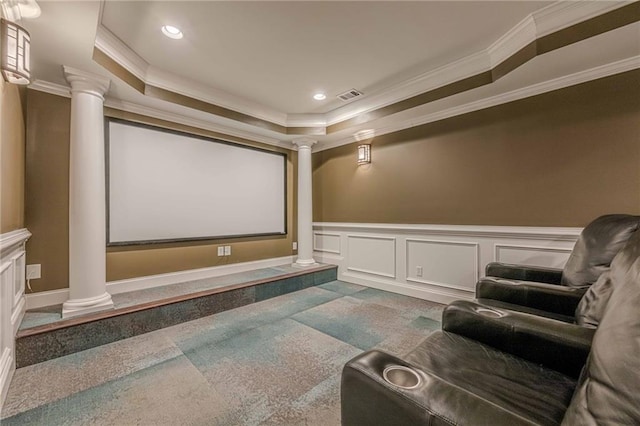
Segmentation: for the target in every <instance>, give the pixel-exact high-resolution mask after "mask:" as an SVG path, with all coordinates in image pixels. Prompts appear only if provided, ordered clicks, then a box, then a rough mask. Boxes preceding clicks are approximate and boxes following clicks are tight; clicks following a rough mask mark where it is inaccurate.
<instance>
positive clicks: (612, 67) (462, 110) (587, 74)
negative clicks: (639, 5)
mask: <svg viewBox="0 0 640 426" xmlns="http://www.w3.org/2000/svg"><path fill="white" fill-rule="evenodd" d="M637 68H640V55H636V56H632V57H630V58H625V59H622V60H620V61H616V62H612V63H609V64H605V65H601V66H597V67H594V68H590V69H587V70H583V71H579V72H576V73H573V74H569V75H565V76H562V77H558V78H554V79H551V80H547V81H543V82H540V83H535V84H532V85H530V86H526V87H522V88H519V89H515V90H512V91H510V92H505V93H500V94H498V95H494V96H490V97H487V98H483V99H479V100H477V101H472V102H468V103H466V104H462V105H456V106H454V107H451V108H446V109H442V110H439V111H435V112H432V113H428V114H424V115H417V116H411V117H410V118H407V119H401V120H398V121H397V122H394V123H393V124H392V125H388V126H376V129H375V135H376V136H382V135H387V134H389V133H393V132H398V131H400V130H404V129H408V128H411V127H416V126H421V125H424V124H429V123H433V122H436V121H440V120H445V119H447V118H451V117H456V116H458V115H462V114H467V113H470V112H474V111H480V110H483V109H486V108H491V107H494V106H498V105H503V104H506V103H509V102H514V101H517V100H520V99H525V98H529V97H532V96H536V95H541V94H544V93H548V92H552V91H554V90H560V89H564V88H566V87H571V86H575V85H577V84H581V83H586V82H588V81H593V80H597V79H599V78H604V77H608V76H611V75H614V74H620V73H623V72H627V71H631V70H634V69H637ZM363 112H365V111H363ZM414 115H415V114H414ZM354 142H358V139H357V137H356V136H355V135H349V136H347V137H345V138H342V139H338V140H335V141H332V142H324V143H321V144H318V145H317V146H316V147H315V149H314V150H313V152H314V153H315V152H320V151H324V150H327V149H332V148H337V147H339V146H342V145H347V144H350V143H354Z"/></svg>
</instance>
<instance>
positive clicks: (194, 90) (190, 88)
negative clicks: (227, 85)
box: [144, 65, 287, 126]
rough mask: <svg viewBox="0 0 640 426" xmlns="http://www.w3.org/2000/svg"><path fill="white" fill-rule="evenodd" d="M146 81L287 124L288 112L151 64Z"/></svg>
mask: <svg viewBox="0 0 640 426" xmlns="http://www.w3.org/2000/svg"><path fill="white" fill-rule="evenodd" d="M144 81H145V83H146V84H148V85H151V86H155V87H159V88H161V89H164V90H169V91H171V92H175V93H179V94H181V95H185V96H189V97H191V98H194V99H198V100H200V101H203V102H207V103H210V104H214V105H218V106H221V107H224V108H228V109H231V110H233V111H237V112H241V113H243V114H248V115H251V116H252V117H255V118H259V119H261V120H265V121H269V122H271V123H275V124H278V125H280V126H286V125H287V114H285V113H283V112H279V111H275V110H273V109H271V108H268V107H265V106H264V105H261V104H258V103H256V102H252V101H249V100H247V99H243V98H241V97H239V96H234V95H232V94H230V93H228V92H225V91H222V90H219V89H216V88H213V87H211V86H207V85H204V84H201V83H197V82H195V81H193V80H190V79H187V78H184V77H181V76H178V75H175V74H172V73H169V72H167V71H164V70H161V69H159V68H158V67H154V66H152V65H150V66H149V67H148V69H147V75H146V79H144Z"/></svg>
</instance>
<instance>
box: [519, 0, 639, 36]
mask: <svg viewBox="0 0 640 426" xmlns="http://www.w3.org/2000/svg"><path fill="white" fill-rule="evenodd" d="M631 3H633V1H593V0H575V1H558V2H555V3H552V4H550V5H549V6H546V7H543V8H542V9H540V10H537V11H535V12H533V13H532V14H531V16H532V17H533V19H534V21H535V23H536V33H537V36H538V37H544V36H546V35H548V34H551V33H553V32H556V31H559V30H562V29H564V28H567V27H570V26H571V25H574V24H577V23H579V22H582V21H586V20H587V19H590V18H595V17H596V16H598V15H602V14H604V13H607V12H611V11H612V10H615V9H619V8H621V7H623V6H626V5H628V4H631Z"/></svg>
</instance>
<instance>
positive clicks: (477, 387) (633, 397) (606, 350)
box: [341, 233, 640, 426]
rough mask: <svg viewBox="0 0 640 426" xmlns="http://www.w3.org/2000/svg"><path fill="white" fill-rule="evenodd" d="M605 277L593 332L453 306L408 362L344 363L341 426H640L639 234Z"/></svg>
mask: <svg viewBox="0 0 640 426" xmlns="http://www.w3.org/2000/svg"><path fill="white" fill-rule="evenodd" d="M608 280H609V284H608V285H607V288H608V289H609V291H608V294H609V297H606V298H602V299H599V301H600V302H601V303H599V305H600V306H597V307H596V308H597V309H595V311H597V312H599V314H600V315H601V321H600V324H599V326H598V328H597V329H593V328H585V327H577V326H574V325H572V324H565V323H562V322H559V321H554V320H552V319H549V318H544V317H536V316H534V315H528V314H520V316H516V317H515V318H512V317H510V316H506V317H501V318H498V317H497V316H496V313H495V312H493V311H492V309H491V308H486V307H480V308H478V306H476V308H478V309H477V310H476V311H475V312H473V309H465V308H466V307H465V306H464V304H463V305H462V306H459V305H458V304H456V303H454V304H452V305H450V306H449V307H447V308H446V309H445V311H444V314H443V331H440V332H436V333H434V334H432V335H431V336H429V337H428V338H426V339H425V340H424V341H423V342H422V343H420V344H419V345H418V346H417V347H416V349H414V350H413V351H412V352H411V353H409V354H408V355H407V356H406V357H403V358H402V359H400V358H397V357H394V356H392V355H389V354H386V353H384V352H380V351H369V352H366V353H364V354H362V355H360V356H358V357H356V358H354V359H352V360H351V361H349V362H348V363H347V364H346V365H345V367H344V369H343V373H342V385H341V407H342V410H341V412H342V424H343V425H346V426H349V425H365V424H367V425H368V424H376V425H417V424H429V425H485V424H486V425H554V424H563V425H596V424H598V425H623V424H624V425H628V424H629V425H630V424H640V356H638V354H640V309H638V307H639V306H640V233H635V234H634V235H633V236H632V237H631V238H630V239H629V240H628V241H627V243H626V245H625V246H624V248H623V249H622V251H620V252H619V253H618V254H617V255H616V257H615V260H614V261H613V262H612V265H611V270H610V273H609V277H608ZM460 308H462V309H460ZM461 312H462V314H461ZM505 324H507V325H508V326H506V327H505ZM473 329H475V330H480V332H479V333H476V334H475V335H474V337H475V338H476V339H479V340H481V341H482V342H483V343H481V342H480V341H478V340H474V339H470V338H469V337H468V336H466V335H465V333H467V332H468V331H469V330H473ZM498 348H500V349H502V350H500V349H498ZM512 352H516V353H517V355H519V356H516V355H514V354H513V353H512ZM566 353H573V354H574V355H573V356H575V358H572V356H569V357H567V356H566V355H565V354H566ZM585 354H588V358H587V359H586V362H585V356H584V355H585ZM558 358H563V360H562V361H561V362H558ZM580 370H582V372H581V374H579V373H578V372H579V371H580Z"/></svg>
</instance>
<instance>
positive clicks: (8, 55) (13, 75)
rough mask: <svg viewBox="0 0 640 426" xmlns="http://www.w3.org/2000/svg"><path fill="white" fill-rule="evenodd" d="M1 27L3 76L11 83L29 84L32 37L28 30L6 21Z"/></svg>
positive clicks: (0, 23) (0, 22)
mask: <svg viewBox="0 0 640 426" xmlns="http://www.w3.org/2000/svg"><path fill="white" fill-rule="evenodd" d="M0 26H1V28H0V40H1V43H2V61H1V65H0V67H1V68H2V75H3V76H4V79H5V80H7V81H8V82H9V83H13V84H29V83H30V82H31V64H30V53H31V52H30V50H31V49H30V47H31V37H30V36H29V33H28V32H27V30H25V29H24V28H22V27H21V26H19V25H16V24H15V23H13V22H10V21H7V20H5V19H2V20H1V21H0Z"/></svg>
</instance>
